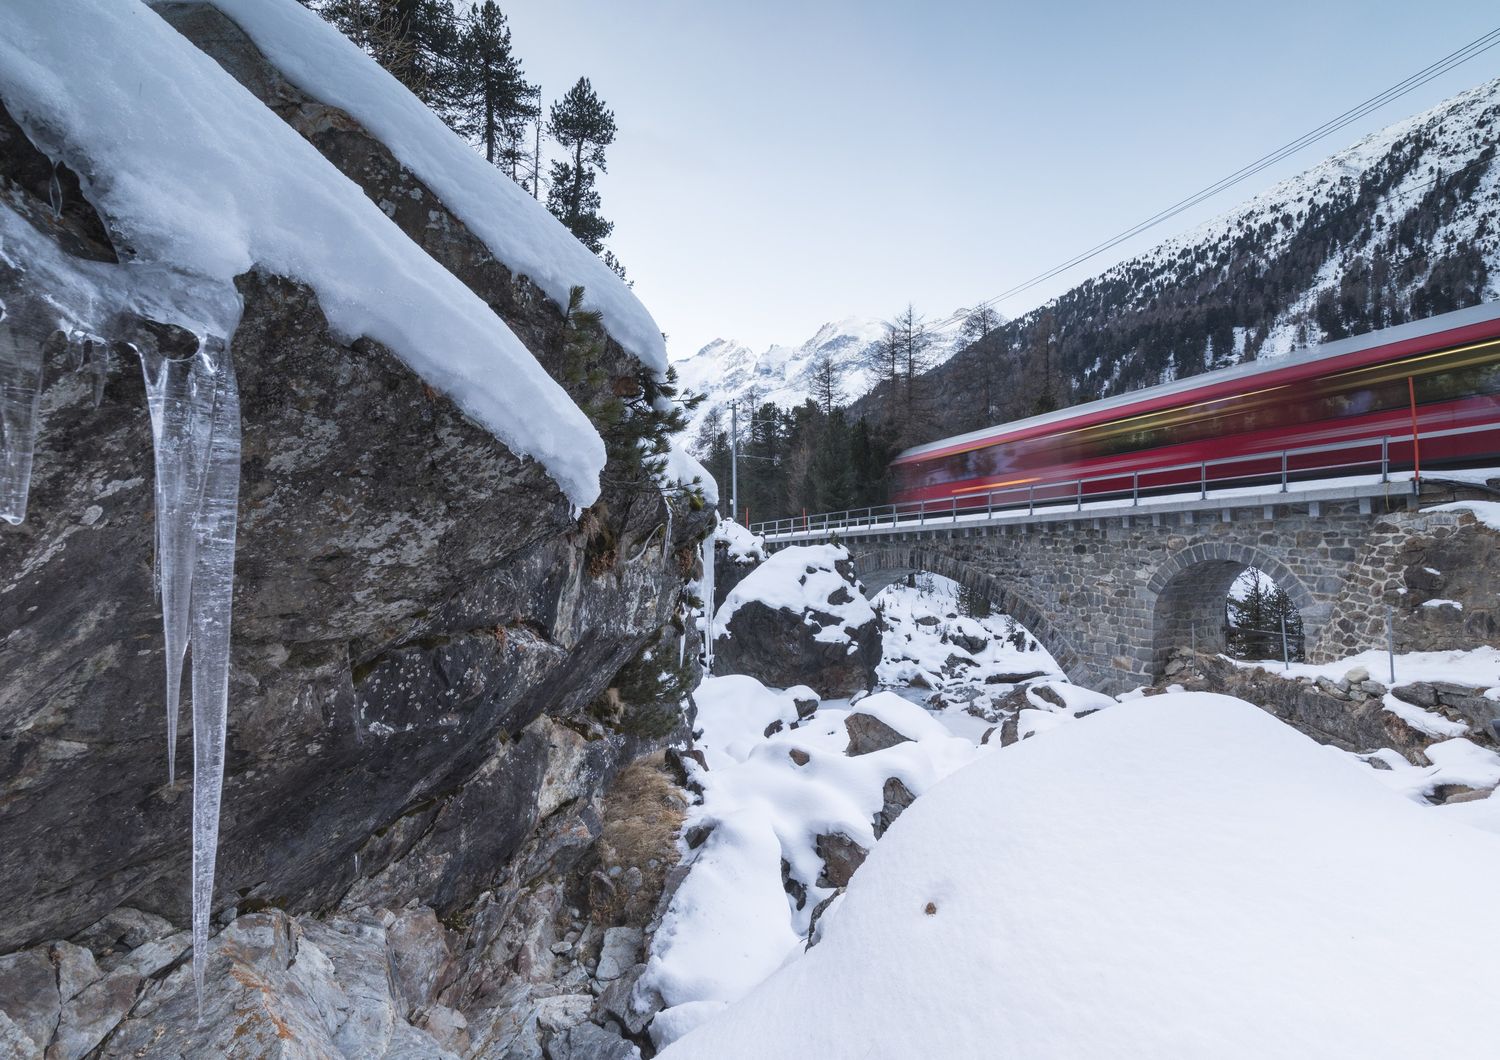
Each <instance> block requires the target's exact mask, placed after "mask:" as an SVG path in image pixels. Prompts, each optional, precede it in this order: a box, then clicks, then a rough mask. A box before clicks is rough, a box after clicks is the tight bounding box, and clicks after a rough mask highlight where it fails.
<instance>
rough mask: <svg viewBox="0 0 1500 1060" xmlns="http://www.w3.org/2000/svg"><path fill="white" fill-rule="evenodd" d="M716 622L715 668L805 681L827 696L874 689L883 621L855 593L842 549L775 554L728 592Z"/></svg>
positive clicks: (781, 681)
mask: <svg viewBox="0 0 1500 1060" xmlns="http://www.w3.org/2000/svg"><path fill="white" fill-rule="evenodd" d="M788 600H793V601H795V603H793V604H788V603H786V601H788ZM717 622H718V626H719V633H718V636H717V638H716V639H715V641H714V673H716V674H747V675H749V676H751V677H754V678H755V679H756V680H758V681H760V682H761V683H762V684H765V685H769V686H771V687H773V688H790V687H792V686H793V685H807V686H808V687H810V688H811V689H812V690H813V691H814V692H816V693H817V694H818V695H819V696H822V697H824V698H832V697H846V696H851V695H853V694H854V693H856V692H859V691H863V690H867V689H871V688H874V687H875V683H876V682H875V667H876V666H877V665H878V664H879V662H880V651H881V641H880V632H881V630H880V619H879V617H878V616H877V615H876V614H875V612H874V610H873V609H872V608H871V607H870V606H869V604H868V602H866V601H865V599H864V597H862V596H860V595H859V589H858V586H857V584H856V583H855V580H854V568H853V564H852V563H851V562H850V561H849V558H848V552H847V551H846V550H844V549H842V548H837V547H835V546H828V545H824V546H816V547H809V548H789V549H785V550H783V551H781V552H778V553H777V554H776V555H774V556H772V557H771V558H770V559H769V560H767V561H766V562H764V563H762V564H761V565H760V566H759V567H757V568H756V569H755V570H754V571H753V572H752V573H751V574H749V575H748V576H747V577H746V578H745V579H744V580H743V581H742V582H740V584H739V585H738V586H736V588H735V590H734V591H733V592H731V593H730V594H729V596H728V597H727V598H726V600H725V602H724V606H723V607H722V608H721V609H720V611H719V617H718V619H717Z"/></svg>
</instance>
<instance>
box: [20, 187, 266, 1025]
mask: <svg viewBox="0 0 1500 1060" xmlns="http://www.w3.org/2000/svg"><path fill="white" fill-rule="evenodd" d="M239 312H240V303H239V298H238V295H237V294H236V293H235V292H234V290H233V288H232V287H227V288H226V287H225V286H224V285H220V284H211V283H207V282H205V281H203V280H201V279H198V278H195V277H190V276H185V275H182V274H180V273H176V272H173V271H171V270H167V269H162V268H158V267H154V266H146V265H109V264H104V263H99V262H89V261H79V260H73V259H70V258H68V257H66V256H65V255H63V254H62V253H61V252H60V251H59V250H58V249H57V248H56V246H55V245H54V244H53V243H52V242H51V240H50V239H48V238H47V237H45V236H42V235H41V234H40V233H38V232H37V231H36V230H35V229H33V228H32V227H31V225H30V224H29V223H28V222H26V221H25V220H24V219H23V218H21V217H20V216H19V215H17V214H16V213H15V212H14V211H13V210H11V209H10V208H9V207H5V206H3V205H0V428H3V437H0V442H3V447H0V517H3V518H4V519H5V520H6V521H8V522H10V523H19V522H21V520H22V519H23V518H24V517H25V515H26V495H27V492H28V489H29V487H30V481H31V464H32V453H33V452H34V449H35V444H36V436H37V428H38V425H39V421H40V409H41V385H42V361H43V352H44V349H45V348H46V347H47V346H48V345H49V344H50V343H51V342H53V341H54V339H55V337H56V336H57V335H58V334H59V333H61V334H62V335H63V336H64V337H65V338H66V339H67V340H68V342H69V344H70V346H72V348H73V351H74V360H73V366H74V367H75V368H82V367H87V368H89V369H90V370H91V371H92V372H93V373H94V392H95V399H96V401H97V400H98V397H99V395H100V394H101V393H102V390H103V384H104V377H105V374H106V373H107V371H108V365H109V360H108V358H109V353H108V350H109V346H110V344H111V340H118V341H121V342H123V343H124V344H125V345H127V346H128V347H129V348H131V349H133V350H134V351H135V352H136V353H137V354H138V355H139V356H140V358H141V367H142V370H143V372H144V375H145V378H146V403H147V407H148V408H149V410H150V413H151V440H152V444H153V448H154V451H155V463H156V528H157V538H156V561H157V562H156V567H157V573H158V587H159V591H160V595H161V604H162V630H163V635H164V641H165V648H166V678H167V680H166V713H167V773H168V780H169V782H175V778H176V762H175V757H176V755H175V748H176V743H177V715H178V702H179V697H180V695H181V683H182V670H183V663H184V659H185V656H186V654H187V650H188V647H189V646H190V645H191V647H192V659H193V663H192V674H191V682H192V710H193V838H192V852H193V856H192V888H191V891H192V910H193V977H194V981H195V983H196V986H197V989H198V997H199V1008H200V1011H201V1008H202V996H203V977H204V970H205V966H206V959H207V952H208V925H209V917H210V914H211V913H212V911H213V908H212V902H213V883H214V860H215V854H216V852H217V848H218V838H219V804H220V797H221V794H222V791H223V784H224V739H225V729H226V724H227V717H228V703H229V633H230V617H231V603H232V597H233V589H234V546H235V526H236V515H237V510H238V504H239V481H240V407H239V393H238V390H237V389H236V386H235V376H234V363H233V359H232V356H231V353H230V349H229V345H228V336H231V335H233V333H234V329H235V327H236V326H237V325H238V323H239ZM141 321H163V322H167V323H168V324H170V325H172V328H156V327H152V326H149V325H147V326H142V324H141ZM173 328H175V329H180V330H178V331H177V334H179V335H182V336H184V337H185V336H187V335H189V334H191V335H195V336H197V339H196V341H194V340H192V339H186V341H181V342H175V343H174V342H164V341H162V339H163V337H164V336H165V335H166V334H168V333H169V332H171V331H172V330H173Z"/></svg>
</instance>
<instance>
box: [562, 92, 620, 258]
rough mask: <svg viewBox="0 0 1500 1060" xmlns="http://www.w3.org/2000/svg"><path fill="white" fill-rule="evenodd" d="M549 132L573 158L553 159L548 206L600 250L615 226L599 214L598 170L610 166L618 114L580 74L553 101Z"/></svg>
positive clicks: (585, 241) (576, 233) (592, 247)
mask: <svg viewBox="0 0 1500 1060" xmlns="http://www.w3.org/2000/svg"><path fill="white" fill-rule="evenodd" d="M547 133H548V135H550V136H551V137H552V138H553V139H554V140H556V141H557V143H558V144H559V145H560V146H561V147H562V148H563V149H564V150H565V151H567V153H568V161H555V162H553V163H552V186H551V187H550V188H549V189H548V190H547V209H549V210H551V211H552V213H553V215H554V216H555V217H556V218H557V219H558V220H559V221H561V222H562V223H563V224H565V225H567V226H568V230H569V231H570V232H572V233H573V235H575V236H577V237H578V241H579V242H580V243H582V244H583V245H584V246H586V247H588V248H589V249H590V250H592V251H593V252H594V253H596V254H597V253H599V252H600V251H602V250H603V249H604V240H605V239H607V238H608V237H609V234H610V232H612V231H614V227H615V226H614V225H613V224H612V223H611V222H609V221H606V220H605V219H604V218H603V217H601V216H600V215H599V206H600V199H599V191H598V189H597V188H596V187H595V186H594V184H595V180H596V178H597V176H598V174H599V173H603V172H606V171H607V170H606V166H605V158H604V149H605V148H606V147H608V146H609V145H610V144H612V143H614V142H615V116H614V114H613V113H612V112H611V111H610V110H609V108H607V107H606V106H605V105H604V101H603V100H601V99H600V98H599V97H598V96H597V95H596V94H595V93H594V87H593V86H592V85H591V84H589V79H588V78H586V77H580V78H579V79H578V83H577V84H576V85H574V86H573V87H572V88H570V89H568V93H567V95H565V96H563V98H562V99H561V100H560V101H558V102H557V103H554V104H552V111H551V114H550V115H549V117H548V121H547Z"/></svg>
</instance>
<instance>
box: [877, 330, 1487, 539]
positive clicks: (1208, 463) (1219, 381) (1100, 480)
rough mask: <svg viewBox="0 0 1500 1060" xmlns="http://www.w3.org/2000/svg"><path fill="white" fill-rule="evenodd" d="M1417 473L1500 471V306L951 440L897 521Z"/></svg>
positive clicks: (920, 455)
mask: <svg viewBox="0 0 1500 1060" xmlns="http://www.w3.org/2000/svg"><path fill="white" fill-rule="evenodd" d="M1414 437H1415V442H1414V441H1413V438H1414ZM1303 450H1306V451H1303ZM1283 454H1285V455H1283ZM1418 463H1420V467H1421V468H1422V469H1423V470H1438V469H1441V468H1452V467H1458V466H1471V467H1472V466H1500V302H1491V303H1486V304H1484V305H1480V306H1474V307H1472V308H1470V309H1462V310H1459V311H1457V312H1454V313H1446V314H1443V315H1442V316H1437V317H1431V318H1428V319H1426V320H1420V321H1414V322H1412V323H1410V324H1403V325H1400V326H1397V327H1393V328H1386V329H1384V330H1382V331H1378V332H1371V333H1370V334H1366V335H1359V336H1355V337H1353V338H1348V339H1341V340H1339V341H1336V342H1330V343H1327V344H1325V345H1322V346H1317V347H1314V348H1311V349H1308V350H1304V351H1300V352H1298V353H1296V354H1293V355H1292V356H1289V357H1286V358H1282V359H1278V360H1269V361H1257V362H1251V363H1249V364H1242V365H1238V366H1236V367H1233V368H1225V369H1221V370H1219V371H1213V372H1206V373H1204V374H1202V375H1196V376H1191V377H1189V378H1186V379H1180V380H1177V381H1174V382H1171V383H1164V384H1162V385H1160V386H1155V387H1149V388H1147V389H1145V390H1137V391H1134V392H1132V393H1128V394H1121V395H1118V396H1116V397H1112V398H1105V399H1103V400H1101V401H1093V402H1090V403H1088V404H1086V405H1077V406H1074V407H1072V408H1067V409H1062V410H1059V411H1057V412H1051V413H1048V414H1046V415H1043V416H1033V417H1031V418H1030V419H1024V420H1017V421H1015V422H1013V423H1006V424H1001V425H999V426H997V427H991V428H987V429H985V430H980V431H973V432H971V433H969V434H963V435H959V436H957V437H954V438H944V439H942V440H940V441H936V442H930V443H928V444H926V445H919V446H916V447H915V448H912V449H908V450H906V451H905V452H903V453H901V454H900V455H899V456H898V457H897V458H896V459H895V460H894V461H893V462H892V465H891V472H892V492H893V500H894V501H896V502H897V504H898V505H902V504H907V503H914V502H919V501H925V502H943V503H942V505H941V506H942V507H944V508H947V507H950V506H952V507H957V508H959V509H966V508H974V507H985V506H987V505H994V506H997V507H998V506H1003V505H1008V504H1013V503H1016V501H1017V498H1018V497H1022V496H1023V495H1024V497H1025V498H1026V499H1027V500H1028V501H1030V500H1032V499H1034V500H1035V501H1037V502H1042V501H1054V502H1055V501H1059V500H1064V499H1066V498H1069V497H1077V498H1079V499H1087V498H1094V499H1096V500H1097V499H1103V497H1104V496H1106V495H1120V494H1122V493H1132V494H1134V493H1141V494H1148V493H1170V492H1182V491H1184V490H1185V489H1187V488H1201V487H1203V486H1208V487H1212V486H1215V485H1218V486H1224V485H1229V484H1254V483H1256V482H1258V481H1266V480H1272V479H1281V478H1283V477H1285V478H1286V479H1299V478H1315V477H1316V478H1332V477H1339V476H1342V475H1359V474H1369V473H1372V472H1373V473H1376V474H1379V473H1381V471H1382V469H1383V468H1385V469H1389V470H1410V469H1412V468H1414V467H1415V466H1417V465H1418Z"/></svg>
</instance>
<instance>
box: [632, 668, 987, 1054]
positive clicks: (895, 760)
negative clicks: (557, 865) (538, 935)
mask: <svg viewBox="0 0 1500 1060" xmlns="http://www.w3.org/2000/svg"><path fill="white" fill-rule="evenodd" d="M694 698H695V700H696V702H697V704H698V724H699V725H700V726H701V728H702V736H701V738H700V739H699V740H698V747H699V748H700V749H701V750H702V751H703V753H704V756H705V760H706V762H707V763H708V769H707V770H696V771H695V773H694V779H695V780H696V781H697V782H698V783H699V784H700V785H702V787H703V802H702V803H701V804H700V805H699V806H698V807H696V808H695V809H694V810H693V811H692V812H691V814H690V815H689V817H688V819H687V821H686V822H685V828H686V829H687V830H689V831H691V830H693V829H694V828H697V827H702V826H711V827H712V829H713V831H712V832H711V833H710V834H709V837H708V839H707V840H706V841H705V842H704V843H703V845H702V847H701V848H699V849H698V850H697V851H694V852H690V853H689V857H690V859H691V863H692V867H691V871H690V872H689V873H688V875H687V878H686V879H685V880H684V881H683V884H682V886H681V887H680V888H679V889H678V891H677V893H676V894H675V895H674V896H673V899H672V903H671V905H670V907H669V909H668V911H667V913H666V916H665V917H664V919H663V921H662V926H661V928H660V930H659V931H658V932H657V935H656V937H655V940H654V942H653V944H652V956H651V959H650V962H649V964H648V966H647V970H646V973H645V976H644V977H643V979H642V986H643V988H645V989H653V988H654V989H655V990H657V991H659V992H660V993H661V995H662V998H663V999H664V1000H665V1002H666V1004H667V1006H668V1007H667V1009H666V1010H665V1011H664V1012H663V1013H662V1014H661V1015H659V1016H658V1017H657V1018H656V1021H655V1022H654V1023H653V1024H652V1033H653V1035H654V1036H655V1037H656V1039H657V1041H658V1042H665V1041H671V1040H672V1039H673V1038H675V1037H677V1036H678V1035H680V1034H683V1033H685V1032H686V1031H687V1030H689V1029H691V1027H693V1026H695V1025H696V1024H697V1023H699V1022H702V1021H703V1020H705V1019H708V1018H711V1017H713V1016H714V1015H715V1014H716V1013H717V1012H718V1011H720V1010H721V1009H722V1008H723V1006H724V1005H725V1004H726V1003H728V1002H731V1001H734V1000H737V999H738V998H740V997H742V996H744V995H745V994H746V993H748V992H749V991H750V990H751V989H753V988H754V987H755V986H756V985H757V984H759V983H760V982H762V981H763V980H764V979H765V978H766V977H767V976H769V975H771V974H772V973H773V972H775V971H776V969H778V968H779V967H781V966H782V964H783V963H785V962H786V961H788V960H790V959H794V958H795V957H797V955H799V954H800V953H801V952H802V946H803V939H804V938H805V936H806V935H807V933H808V929H809V921H810V920H811V917H812V911H813V909H814V908H816V906H817V905H818V903H819V902H820V901H822V900H823V899H824V898H827V897H829V896H831V895H833V894H834V893H835V890H834V888H832V887H825V886H820V885H819V884H818V882H817V881H818V878H819V876H820V874H821V873H822V871H823V860H822V858H821V857H820V855H819V854H818V851H817V837H818V836H819V835H827V834H842V835H844V836H847V837H848V838H849V839H851V840H853V841H854V842H855V843H857V844H858V845H859V846H861V847H863V848H864V849H866V850H868V849H870V848H871V847H872V846H874V845H875V835H874V829H873V825H872V821H873V819H874V817H875V815H876V814H877V813H879V812H880V811H881V809H882V806H883V803H884V798H883V795H882V789H883V786H884V784H885V782H886V780H887V779H888V778H892V777H894V778H897V779H899V780H900V781H901V782H902V783H903V784H904V785H905V786H906V788H907V789H908V790H909V791H910V792H912V793H913V794H920V793H921V792H923V791H925V790H927V789H928V788H929V787H931V786H932V785H933V784H934V783H936V782H937V781H938V780H939V779H941V778H942V777H944V776H947V775H948V774H949V773H951V772H953V771H954V770H955V769H957V768H959V767H960V766H962V765H964V764H966V763H968V762H970V761H972V760H973V759H974V757H975V756H976V755H977V754H980V753H988V752H982V751H981V750H980V749H978V748H976V747H975V746H974V744H973V743H971V742H969V741H968V740H963V739H958V738H955V737H953V736H951V735H949V733H948V732H947V730H946V729H944V728H943V726H942V725H940V724H939V723H938V722H936V721H935V720H934V719H933V718H932V717H931V716H930V715H928V714H927V712H926V711H924V710H922V709H921V708H920V707H917V706H914V705H912V704H911V703H908V702H907V701H906V700H904V699H902V698H901V697H899V696H897V695H895V694H893V693H889V692H884V693H878V694H876V695H873V696H868V697H866V698H864V699H861V700H860V701H859V702H858V703H857V704H856V705H854V706H852V707H850V706H848V705H847V704H845V703H843V702H842V701H833V702H830V703H828V704H824V705H822V706H820V707H819V708H818V710H817V712H816V713H814V714H813V715H812V716H811V717H810V718H808V719H806V720H803V721H801V722H800V723H799V721H798V714H797V707H796V704H797V701H798V700H801V701H802V702H803V703H804V704H806V703H807V702H808V701H810V700H811V701H816V699H817V696H816V695H815V694H814V693H813V691H812V690H811V689H809V688H791V689H787V690H786V691H778V690H775V689H769V688H766V687H765V686H763V685H761V684H760V683H759V682H758V681H756V680H754V679H753V678H750V677H743V676H730V677H711V678H708V679H706V680H705V681H704V682H703V684H702V685H701V686H700V687H699V689H698V691H697V692H696V693H695V694H694ZM853 713H868V714H873V715H875V716H876V717H878V718H880V719H881V720H882V721H883V722H885V723H886V724H887V725H890V726H891V727H892V728H894V729H896V730H897V731H898V732H900V733H901V734H903V735H905V736H908V737H910V739H909V740H908V741H907V742H905V743H900V744H897V745H896V746H894V747H889V748H886V749H884V750H880V751H873V752H871V753H869V754H864V755H859V756H857V757H849V756H848V755H846V754H845V753H844V752H845V748H846V747H847V745H848V742H849V736H848V732H847V730H846V729H845V727H844V720H845V719H846V718H848V717H849V716H850V715H851V714H853ZM778 724H779V726H780V731H776V732H773V733H772V734H771V735H770V736H766V735H765V733H766V730H767V728H768V727H775V726H777V725H778ZM794 726H795V727H794ZM793 752H795V753H796V755H798V756H801V757H802V758H803V759H804V760H803V761H802V763H801V764H799V763H798V761H797V758H796V757H793ZM898 823H899V822H898ZM685 853H687V852H686V851H685ZM783 862H784V863H785V865H786V872H787V873H788V875H789V877H790V878H791V879H793V880H794V881H796V883H797V884H799V885H800V886H801V887H802V888H804V889H805V898H804V900H803V901H801V902H800V903H798V902H796V901H794V900H793V899H792V898H789V896H788V893H787V890H786V889H785V888H784V886H783V876H782V867H781V866H782V864H783ZM785 1055H801V1054H796V1053H788V1054H785Z"/></svg>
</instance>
